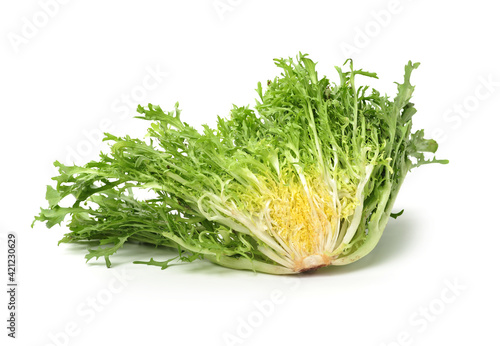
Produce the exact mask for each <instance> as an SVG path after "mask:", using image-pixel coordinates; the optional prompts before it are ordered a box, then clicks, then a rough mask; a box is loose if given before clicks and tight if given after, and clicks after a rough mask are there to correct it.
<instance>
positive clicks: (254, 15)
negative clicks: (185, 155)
mask: <svg viewBox="0 0 500 346" xmlns="http://www.w3.org/2000/svg"><path fill="white" fill-rule="evenodd" d="M47 3H50V4H52V5H51V6H45V5H43V4H47ZM54 4H56V5H57V6H54ZM224 4H226V7H225V8H224V7H222V6H224ZM214 5H218V6H220V7H219V10H217V9H216V8H215V6H214ZM44 13H45V14H44ZM47 13H48V14H47ZM0 22H1V23H2V24H1V31H2V33H1V34H2V35H1V37H2V39H1V41H0V47H1V48H0V49H1V64H0V100H1V107H2V110H1V113H2V115H1V127H0V141H1V154H2V160H1V165H2V166H1V170H0V174H1V180H0V181H1V182H2V198H0V210H1V218H0V229H1V232H2V238H1V239H0V241H1V243H0V247H1V251H0V255H1V261H0V263H1V264H0V276H1V277H2V279H0V282H1V283H2V285H6V279H7V275H6V243H5V235H6V233H7V232H16V233H17V235H18V254H19V258H18V276H17V278H18V282H19V287H18V289H19V292H18V338H17V339H16V340H11V339H10V338H7V336H6V334H7V329H6V319H7V314H8V311H7V295H6V294H5V293H4V294H2V295H1V297H2V298H1V301H0V317H1V318H0V320H1V321H2V322H1V323H0V334H1V335H0V339H1V340H2V341H1V344H2V345H75V346H76V345H91V344H92V345H136V344H137V345H139V344H141V345H151V346H154V345H176V344H179V343H181V342H182V343H184V344H186V345H226V344H227V345H229V344H231V343H227V342H225V341H224V340H225V339H224V338H227V337H229V335H231V336H234V337H235V338H236V337H237V338H238V339H233V340H235V341H234V344H236V345H239V344H244V345H306V344H308V345H314V344H320V343H321V344H324V345H355V346H357V345H363V346H367V345H377V346H378V345H391V346H394V345H470V344H474V345H482V344H485V345H493V344H498V342H499V341H500V338H499V336H498V322H499V320H498V309H499V308H500V301H499V295H498V292H499V291H500V287H499V283H498V282H499V280H498V262H499V261H498V256H497V253H498V250H497V249H498V243H499V241H500V236H499V234H500V233H499V229H498V228H499V227H498V221H494V220H496V217H497V215H498V198H497V196H498V194H499V192H500V191H499V187H498V183H497V181H498V166H499V165H498V154H497V152H498V138H499V135H498V129H499V125H500V120H499V119H500V118H499V115H500V114H498V104H497V101H498V99H499V95H500V67H499V64H498V62H499V61H500V48H499V45H498V33H499V31H500V22H499V20H498V9H497V8H496V6H495V3H494V2H491V1H482V0H476V1H446V2H444V1H443V2H436V1H430V0H420V1H409V0H400V1H392V2H391V1H389V0H385V1H380V0H378V1H343V2H334V1H307V2H306V1H302V2H299V1H290V0H287V1H284V0H283V1H264V0H252V1H245V0H243V1H236V0H232V1H230V0H222V1H218V2H214V1H213V0H205V1H152V0H148V1H123V0H121V1H118V0H114V1H105V2H103V1H66V3H64V4H63V2H62V0H61V2H54V1H52V2H51V1H49V0H42V1H40V2H39V1H34V0H31V1H15V2H14V1H8V2H7V1H3V2H2V4H1V7H0ZM346 48H349V49H350V50H351V54H347V53H346ZM299 51H301V52H304V53H309V54H310V56H311V58H312V59H313V60H315V61H319V64H318V69H319V72H320V74H321V75H323V74H326V75H327V76H329V77H330V78H332V80H334V81H336V80H337V79H336V72H335V70H334V65H341V64H342V63H343V62H344V60H345V59H346V58H347V57H348V56H352V57H353V58H354V62H355V66H356V67H359V68H363V69H365V70H368V71H374V72H377V73H378V75H379V77H380V80H378V81H374V82H373V85H374V86H375V87H377V88H378V89H379V90H380V91H382V92H385V93H387V94H389V95H391V96H394V94H395V89H396V87H395V85H394V84H393V82H394V81H401V80H402V76H403V67H404V65H405V64H406V63H407V61H408V60H410V59H411V60H412V61H419V62H421V66H420V67H419V68H418V70H416V71H415V72H414V75H413V76H412V82H413V83H414V84H416V86H417V87H416V91H415V94H414V99H413V102H415V104H416V107H417V108H418V110H419V112H418V113H417V114H416V116H415V121H414V124H415V126H414V128H415V129H418V128H425V129H426V131H427V132H426V133H427V135H428V136H433V137H434V138H436V139H437V140H438V141H439V143H440V144H441V147H440V149H439V151H438V156H439V157H441V158H448V159H449V160H450V162H451V163H450V164H449V165H447V166H441V165H431V166H424V167H422V168H419V169H417V170H415V171H413V172H412V173H411V174H410V175H409V176H408V178H407V181H406V182H405V184H404V185H403V188H402V190H401V193H400V195H399V198H398V201H397V203H396V207H395V211H399V210H400V209H401V208H404V209H405V213H404V215H403V216H402V217H401V218H399V219H398V220H391V221H390V222H389V225H388V227H387V229H386V232H385V234H384V236H383V238H382V240H381V242H380V244H379V245H378V246H377V248H376V249H375V250H374V251H373V252H372V253H371V254H370V255H368V256H367V257H365V258H364V259H362V260H360V261H359V262H357V263H354V264H351V265H349V266H346V267H332V268H327V269H323V270H320V271H318V272H316V273H314V274H310V275H304V276H300V277H294V278H291V279H289V280H288V281H285V280H284V279H283V277H276V276H270V275H263V274H254V273H252V272H242V271H234V270H229V269H225V268H222V267H218V266H215V265H212V264H210V263H205V262H199V263H193V264H182V265H178V266H175V267H172V268H169V269H167V270H165V271H161V270H160V269H159V268H157V267H148V266H141V265H134V264H131V263H130V262H131V261H132V260H136V259H143V260H148V259H149V258H150V257H151V256H154V257H155V258H156V259H162V258H166V257H168V256H171V255H172V253H171V252H169V251H165V250H162V249H153V248H149V247H144V246H138V245H129V246H126V247H125V248H124V249H123V250H121V251H119V253H118V254H117V255H116V256H114V258H113V257H112V258H111V260H112V262H113V263H114V266H113V267H112V269H106V267H105V266H104V265H103V261H101V260H100V261H97V262H96V261H92V262H89V263H88V264H86V263H85V260H84V254H85V253H86V250H85V248H84V247H80V246H68V245H61V246H59V247H58V246H57V241H58V240H59V239H60V238H61V237H62V235H63V234H64V233H65V231H66V229H65V228H64V227H54V228H53V229H51V230H48V229H46V228H45V226H44V225H43V224H37V225H36V226H35V227H34V229H31V228H30V224H31V222H32V220H33V217H34V215H35V214H36V213H37V212H38V210H39V207H41V206H44V207H45V206H46V202H45V200H44V194H45V186H46V185H47V184H49V183H50V182H51V180H50V177H52V176H53V175H54V174H55V171H54V168H53V167H52V162H53V161H55V160H56V159H57V160H60V161H62V162H66V163H69V162H70V161H76V162H77V163H79V164H81V163H84V162H86V161H88V160H90V159H94V158H96V157H97V155H98V152H99V150H102V149H104V148H105V145H103V144H101V143H99V142H97V139H98V137H100V136H101V132H102V130H103V129H104V130H108V131H109V130H110V128H111V132H113V133H116V134H125V133H130V134H131V135H134V136H142V134H143V131H144V128H145V126H146V123H143V122H141V121H140V120H136V119H133V115H134V112H135V107H136V105H137V104H138V103H141V104H143V105H145V104H147V103H148V102H151V103H153V104H159V105H161V106H162V107H163V108H164V109H165V110H170V109H172V108H173V105H174V103H175V102H176V101H180V104H181V108H182V109H183V118H184V121H187V122H189V123H191V124H193V125H196V127H199V126H200V125H201V124H202V123H208V124H211V125H213V124H214V123H215V120H216V116H217V115H221V116H226V115H227V114H228V111H229V110H230V108H231V106H232V104H233V103H234V104H237V105H246V104H253V100H254V98H255V97H256V93H255V92H254V89H255V87H256V85H257V82H258V81H263V82H265V81H266V80H267V79H270V78H273V77H274V76H275V75H276V74H277V73H278V70H277V68H276V67H275V66H274V64H273V61H272V59H273V58H277V57H288V56H295V55H296V54H297V53H298V52H299ZM151 70H157V72H155V73H154V76H153V75H152V74H151ZM167 72H168V75H167ZM148 75H150V76H153V77H156V79H154V78H153V79H151V77H148ZM148 78H149V79H148ZM144 80H146V81H147V83H146V85H144ZM488 80H489V82H488ZM360 82H361V79H360V80H359V82H358V83H360ZM144 86H147V87H148V89H149V90H146V89H145V88H144ZM125 98H129V99H130V100H131V101H130V102H131V104H132V105H133V106H127V105H126V103H125V101H123V100H125ZM117 273H118V274H117ZM117 275H119V276H121V281H119V280H117V279H116V277H117ZM4 283H5V284H4ZM450 285H452V286H453V285H455V288H454V291H453V290H449V288H447V287H448V286H450ZM4 290H6V286H5V288H1V291H4ZM280 294H281V296H280V299H279V300H278V301H277V302H275V303H273V304H272V306H271V307H270V305H269V304H268V302H269V300H270V299H271V297H274V298H275V300H276V298H277V297H278V296H279V295H280ZM443 294H444V295H443ZM92 300H96V301H97V303H95V304H97V305H92ZM256 303H257V305H258V304H260V305H264V306H266V307H267V308H268V310H269V311H270V313H268V314H267V315H266V316H264V315H263V314H262V313H261V312H260V310H259V309H258V308H257V307H256ZM266 304H267V305H266ZM92 306H93V307H92ZM427 310H428V312H427V313H426V312H425V311H427ZM249 320H250V322H251V323H253V325H254V327H251V329H249V328H248V327H247V328H246V329H245V327H244V326H245V324H246V323H247V322H248V321H249ZM6 341H7V342H6Z"/></svg>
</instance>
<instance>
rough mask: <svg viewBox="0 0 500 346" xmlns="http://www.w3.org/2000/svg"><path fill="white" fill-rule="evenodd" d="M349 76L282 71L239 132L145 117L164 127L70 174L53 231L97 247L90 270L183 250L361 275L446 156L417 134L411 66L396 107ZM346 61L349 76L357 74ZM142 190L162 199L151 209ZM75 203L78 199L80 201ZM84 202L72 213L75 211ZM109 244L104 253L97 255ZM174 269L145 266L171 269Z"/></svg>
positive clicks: (254, 264)
mask: <svg viewBox="0 0 500 346" xmlns="http://www.w3.org/2000/svg"><path fill="white" fill-rule="evenodd" d="M347 62H348V63H349V70H348V71H346V72H343V71H342V70H341V68H339V67H337V68H336V69H337V71H338V74H339V76H340V83H339V84H338V85H337V84H334V83H331V82H330V81H329V80H328V79H327V78H326V77H323V78H321V79H319V78H318V75H317V72H316V69H315V65H316V64H315V63H314V62H313V61H312V60H310V59H309V58H307V55H303V54H300V55H299V56H298V57H297V59H296V60H293V59H276V60H275V63H276V65H277V66H278V67H279V68H281V69H282V73H281V75H280V76H279V77H276V78H275V79H274V80H272V81H269V82H268V85H267V88H265V90H264V88H263V87H262V85H261V84H260V83H259V84H258V87H257V93H258V100H257V104H256V106H255V110H253V109H250V108H249V107H236V106H235V107H234V108H233V109H232V110H231V116H230V118H229V119H224V118H218V123H217V128H216V129H211V128H209V127H208V126H206V125H205V126H204V130H203V131H202V133H200V132H198V131H197V130H195V129H194V128H193V127H191V126H189V125H188V124H186V123H184V122H183V121H182V120H181V118H180V110H179V108H178V105H177V104H176V106H175V109H174V110H173V111H171V112H167V113H165V112H164V111H163V110H162V109H161V108H160V107H158V106H152V105H151V104H149V105H148V107H147V108H143V107H141V106H139V107H138V112H139V113H140V114H141V116H139V118H142V119H144V120H148V121H150V122H151V127H150V128H149V130H148V133H147V137H146V140H140V139H134V138H130V137H128V136H126V137H123V138H119V137H115V136H113V135H111V134H106V137H105V140H106V141H109V142H111V146H110V148H111V152H110V154H103V153H101V155H100V161H98V162H96V161H91V162H89V163H88V164H86V165H84V166H83V167H78V166H66V165H63V164H61V163H59V162H56V163H55V165H56V166H57V167H58V168H59V172H60V175H59V176H57V177H55V178H54V180H55V181H56V182H57V186H56V188H55V189H54V188H53V187H50V186H49V187H48V188H47V196H46V198H47V200H48V202H49V208H48V209H42V210H41V213H40V215H39V216H37V217H36V220H39V221H46V222H47V226H48V227H52V226H54V225H55V224H59V223H61V222H62V221H63V220H64V219H65V216H66V215H68V214H70V215H71V219H70V220H69V222H68V224H67V225H68V227H69V229H70V231H71V232H70V233H68V234H66V235H65V236H64V238H63V239H62V240H61V242H64V243H76V242H83V243H88V244H89V245H92V244H96V245H94V246H93V247H92V248H91V249H90V250H89V253H88V254H87V256H86V258H87V260H90V259H92V258H99V257H104V258H105V260H106V263H107V265H108V266H109V265H110V261H109V256H111V255H112V254H114V253H115V252H116V251H117V250H119V249H120V248H121V247H122V246H123V244H124V243H125V242H127V241H136V242H143V243H150V244H154V245H157V246H166V247H171V248H175V249H177V250H178V253H179V256H178V257H177V259H179V260H181V261H188V262H191V261H193V260H195V259H202V258H204V259H207V260H210V261H212V262H215V263H217V264H220V265H222V266H226V267H230V268H237V269H249V270H254V271H260V272H266V273H273V274H291V273H298V272H303V271H308V270H313V269H316V268H319V267H322V266H327V265H342V264H348V263H351V262H354V261H356V260H358V259H360V258H362V257H363V256H365V255H366V254H368V253H369V252H370V251H371V250H372V249H373V248H374V247H375V245H376V244H377V243H378V241H379V239H380V237H381V235H382V232H383V230H384V228H385V226H386V224H387V222H388V219H389V217H390V216H393V217H398V216H399V215H401V213H402V212H400V213H397V214H391V210H392V206H393V204H394V201H395V199H396V195H397V193H398V191H399V189H400V187H401V184H402V183H403V180H404V178H405V176H406V174H407V173H408V171H409V170H410V169H411V168H414V167H418V166H420V165H422V164H427V163H435V162H438V163H446V162H447V161H446V160H436V159H435V158H433V159H431V160H426V158H425V156H424V153H425V152H431V153H434V152H435V151H436V150H437V144H436V142H435V141H434V140H432V139H424V133H423V131H422V130H419V131H416V132H414V133H411V126H412V117H413V115H414V114H415V112H416V109H415V108H414V105H413V103H411V102H410V98H411V96H412V93H413V90H414V86H412V85H411V84H410V75H411V73H412V71H413V70H414V69H416V68H417V67H418V65H419V64H418V63H412V62H411V61H410V62H409V63H408V65H406V67H405V74H404V81H403V83H401V84H399V83H397V89H398V93H397V96H396V97H395V98H394V100H392V101H391V100H390V99H389V98H388V97H387V96H382V95H380V93H379V92H378V91H376V90H374V89H371V88H369V87H368V86H362V87H356V86H355V78H356V77H357V76H360V77H361V76H364V77H371V78H377V75H376V74H375V73H369V72H365V71H362V70H354V69H353V65H352V61H351V60H348V61H347ZM347 62H346V63H347ZM140 190H147V191H149V195H148V196H147V197H145V198H139V197H138V195H137V193H138V192H139V191H140ZM70 196H73V197H70ZM70 198H73V199H74V203H73V204H72V205H71V204H70V205H69V206H66V207H63V206H62V205H61V203H62V202H64V201H65V200H67V199H70ZM96 242H97V243H96ZM171 261H172V259H170V260H167V261H163V262H159V261H155V260H154V259H151V260H150V261H149V262H136V263H145V264H148V265H156V266H160V267H161V268H162V269H165V268H166V267H168V266H169V265H170V263H171Z"/></svg>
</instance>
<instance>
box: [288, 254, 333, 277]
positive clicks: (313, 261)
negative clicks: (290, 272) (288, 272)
mask: <svg viewBox="0 0 500 346" xmlns="http://www.w3.org/2000/svg"><path fill="white" fill-rule="evenodd" d="M330 262H331V258H330V257H328V256H327V255H324V254H316V255H309V256H306V257H303V258H301V259H300V260H299V261H298V262H297V263H296V265H295V268H294V270H295V271H296V272H299V273H304V272H308V271H313V270H316V269H318V268H321V267H326V266H327V265H330Z"/></svg>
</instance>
